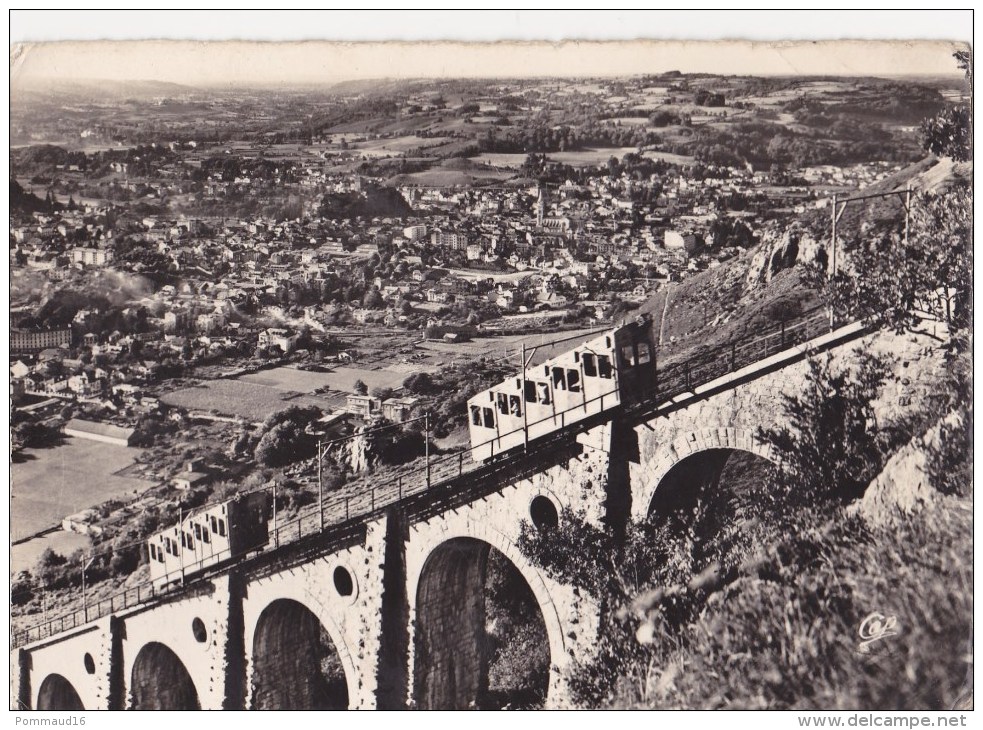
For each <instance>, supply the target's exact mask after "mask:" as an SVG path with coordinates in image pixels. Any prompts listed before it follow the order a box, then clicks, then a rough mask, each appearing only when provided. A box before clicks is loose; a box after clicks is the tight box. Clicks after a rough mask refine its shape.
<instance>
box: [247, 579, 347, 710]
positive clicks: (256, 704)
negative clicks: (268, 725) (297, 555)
mask: <svg viewBox="0 0 983 730" xmlns="http://www.w3.org/2000/svg"><path fill="white" fill-rule="evenodd" d="M315 605H317V604H315ZM340 636H341V634H340V632H339V631H338V628H337V626H336V625H335V624H334V622H332V621H330V620H327V619H326V618H325V617H324V612H323V611H316V610H314V608H312V606H311V605H310V604H309V602H308V601H307V600H302V599H301V598H298V597H297V596H284V597H281V598H277V599H275V600H273V601H271V602H270V603H269V604H267V605H266V606H265V607H264V608H263V610H262V611H261V612H260V613H259V616H258V618H257V619H256V624H255V626H254V627H253V631H252V641H251V646H247V650H249V651H250V672H249V685H250V686H249V696H250V708H251V709H276V710H295V709H298V710H299V709H306V710H345V709H348V707H349V706H350V703H351V701H352V699H353V698H354V697H355V692H356V691H357V686H356V683H357V676H358V675H357V673H356V671H355V667H354V664H353V662H352V657H351V654H350V653H349V651H348V649H347V647H346V646H345V644H344V642H343V641H342V640H341V638H340ZM325 662H327V665H328V667H329V669H328V671H327V672H326V671H325V664H324V663H325ZM339 672H340V673H341V675H342V676H341V678H338V677H337V674H338V673H339Z"/></svg>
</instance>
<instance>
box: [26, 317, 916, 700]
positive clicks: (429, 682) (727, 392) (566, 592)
mask: <svg viewBox="0 0 983 730" xmlns="http://www.w3.org/2000/svg"><path fill="white" fill-rule="evenodd" d="M861 336H862V333H861V332H859V328H857V327H854V328H852V329H851V328H844V329H843V330H838V331H837V332H834V333H832V334H830V335H826V336H825V337H822V338H819V339H818V340H813V341H811V342H809V343H807V344H806V345H801V346H798V347H794V348H790V349H789V350H786V351H784V352H782V353H779V354H778V355H775V356H773V357H771V358H768V359H767V360H765V361H762V362H760V363H757V364H756V365H754V366H752V367H748V368H744V369H743V370H739V371H737V372H734V373H731V374H730V375H728V376H726V377H723V378H720V379H718V380H716V381H713V382H711V383H707V384H705V385H703V386H700V387H698V388H696V389H695V392H690V393H688V394H685V395H684V396H682V397H679V398H677V399H676V401H675V402H668V403H664V404H662V405H661V406H660V407H659V408H658V409H657V410H656V411H655V412H654V414H653V415H650V416H647V417H645V419H644V420H642V421H640V422H635V423H631V422H628V423H625V422H620V423H619V422H617V421H609V422H607V423H601V424H600V425H596V426H593V427H592V428H591V429H590V430H588V431H582V432H581V433H579V434H577V435H576V436H574V437H571V439H570V442H569V444H568V445H567V446H566V447H564V448H563V449H554V450H552V451H551V452H549V453H539V452H536V453H532V454H530V455H529V456H530V459H532V460H533V468H532V469H531V470H528V471H526V472H522V473H517V474H515V475H514V477H510V478H506V479H505V480H504V481H499V482H496V483H495V484H493V485H490V486H489V487H488V488H487V489H484V490H482V489H481V480H482V472H481V471H480V470H479V471H476V472H472V473H470V474H468V475H466V479H468V480H469V482H470V483H469V484H468V489H467V490H466V491H467V493H466V495H465V496H460V497H457V496H455V494H456V491H457V490H454V489H451V490H445V492H444V494H445V497H444V498H442V499H439V500H437V499H434V498H431V497H430V496H428V495H430V493H429V492H425V493H423V494H421V495H418V496H417V497H415V498H413V499H407V500H403V501H402V502H398V503H396V504H394V505H391V506H390V507H389V508H387V509H386V510H385V511H383V512H381V513H379V514H376V515H374V516H372V517H370V518H369V519H368V520H367V521H364V522H362V523H360V524H355V525H353V526H348V527H345V528H344V529H340V530H332V529H328V530H326V531H325V532H324V533H322V534H321V535H319V536H318V539H316V540H313V541H305V542H303V543H299V544H295V545H287V546H281V547H280V549H278V550H271V551H268V552H264V553H261V554H260V555H259V556H257V557H255V558H250V559H249V560H245V561H242V562H240V563H238V564H236V565H235V566H233V567H231V568H228V569H226V570H224V571H223V572H221V573H220V574H217V575H212V576H210V577H208V578H205V579H203V580H200V581H198V582H196V583H192V584H190V585H189V586H188V587H186V588H185V589H184V590H183V591H182V592H180V593H178V594H176V595H173V596H170V597H166V598H163V599H161V600H158V601H156V602H153V603H147V604H145V605H139V606H136V607H131V608H129V609H127V610H125V611H119V612H117V613H115V614H113V615H109V616H106V617H104V618H101V619H99V620H98V621H95V622H92V623H89V624H87V625H84V626H80V627H78V628H77V629H74V630H72V631H68V632H64V633H61V634H58V635H55V636H53V637H50V638H48V639H45V640H41V641H36V642H34V643H32V644H28V645H26V646H23V647H20V648H18V649H15V650H14V654H13V656H12V657H11V660H12V665H13V667H14V669H15V672H16V674H15V675H14V677H13V681H14V683H15V685H16V686H15V687H14V688H13V691H14V694H15V698H16V703H17V705H18V706H19V707H21V708H31V709H82V708H84V709H150V708H169V709H178V708H188V709H192V708H201V709H220V708H227V709H263V708H279V709H287V708H324V709H332V708H334V709H345V708H348V709H375V708H379V709H397V708H421V709H428V708H445V709H463V708H468V707H474V706H480V703H481V697H482V693H483V692H484V691H485V690H486V689H487V686H488V681H489V680H488V651H487V648H486V646H485V642H486V640H485V632H486V621H487V618H486V615H485V596H484V581H485V572H486V566H487V564H488V560H489V555H490V553H491V552H492V551H497V553H499V554H500V555H501V556H504V559H505V560H507V561H509V562H510V563H511V564H512V565H513V566H514V567H515V568H516V569H518V572H519V573H520V574H521V576H522V578H523V579H524V580H525V582H526V584H527V585H528V588H529V589H530V591H531V594H532V595H533V596H534V597H535V602H536V604H537V605H538V609H539V612H540V613H541V616H542V622H543V625H544V626H545V635H546V637H547V639H546V641H547V643H548V647H547V649H548V656H549V666H548V683H547V686H546V687H544V688H543V691H544V693H545V704H546V706H548V707H562V706H565V705H567V704H568V703H569V698H568V692H567V688H566V680H565V676H566V674H565V670H566V669H567V668H568V666H569V665H570V664H571V662H574V661H577V660H581V659H584V658H587V657H589V656H590V653H591V651H592V647H593V645H594V642H595V639H596V636H597V631H598V627H599V622H600V607H599V603H598V601H597V600H596V598H595V597H592V596H589V595H584V594H583V593H581V592H580V591H578V590H577V589H576V588H574V587H572V586H569V585H564V584H562V583H560V582H558V581H556V580H554V579H553V578H551V577H550V576H549V575H547V574H546V572H545V571H543V570H541V569H540V568H538V567H537V566H536V565H533V564H532V563H530V561H529V560H527V559H526V558H525V557H524V556H523V554H522V553H521V552H520V550H519V549H518V547H517V539H518V537H519V534H520V529H521V527H522V524H523V522H524V521H527V522H530V521H531V522H533V523H534V524H537V525H542V524H545V523H548V522H550V521H551V520H555V519H556V518H557V516H558V515H560V514H562V510H563V508H570V509H572V510H573V511H574V512H577V513H581V514H582V515H584V516H585V518H586V519H587V520H589V521H592V522H594V523H598V524H600V523H602V522H603V521H605V520H610V519H612V517H613V516H618V519H622V520H624V519H627V518H628V517H629V516H630V517H632V518H635V519H641V518H644V517H645V516H646V515H647V514H648V513H649V511H650V510H652V509H653V505H655V504H656V503H657V501H658V499H659V496H660V493H661V492H662V490H666V489H669V488H670V487H667V486H666V485H669V484H673V485H674V486H673V487H672V488H674V489H680V488H681V489H696V488H699V487H702V486H712V485H713V484H714V483H715V481H716V480H718V479H719V478H720V474H721V470H722V469H723V466H724V464H725V462H726V460H727V457H728V456H729V455H730V454H731V453H733V452H734V451H736V450H742V451H749V452H753V453H755V454H758V455H760V456H763V457H765V458H771V455H770V454H769V453H768V452H767V450H766V449H765V448H764V447H763V446H762V445H761V444H760V443H759V442H758V441H757V440H756V438H755V433H756V431H757V429H758V427H768V426H777V425H778V422H779V420H780V419H781V414H782V410H781V396H782V395H783V394H790V393H795V392H796V391H797V389H800V388H801V384H802V382H803V377H804V375H805V372H806V368H807V367H808V365H807V363H806V361H805V358H806V356H807V354H808V353H809V352H811V351H817V350H820V349H824V348H825V349H831V350H833V351H834V353H835V356H836V357H839V356H841V355H845V354H846V353H848V352H850V351H852V350H853V348H854V347H857V346H858V344H859V345H860V346H868V347H869V346H870V343H871V342H872V340H873V338H874V337H875V336H872V335H867V336H864V337H863V339H861V340H859V342H858V338H860V337H861ZM877 337H881V335H877ZM909 345H910V346H911V347H915V346H916V345H915V344H911V343H909ZM892 347H893V346H892ZM463 493H464V492H463V490H462V491H461V494H463ZM447 495H450V496H447ZM328 664H330V665H331V666H332V667H333V672H332V673H328V674H326V673H325V672H324V671H320V670H322V669H323V668H324V667H325V666H327V665H328ZM326 676H330V677H334V679H330V680H329V679H326V678H325V677H326Z"/></svg>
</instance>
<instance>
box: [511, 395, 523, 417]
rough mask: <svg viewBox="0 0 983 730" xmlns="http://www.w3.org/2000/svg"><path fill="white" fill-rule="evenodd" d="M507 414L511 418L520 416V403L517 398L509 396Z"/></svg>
mask: <svg viewBox="0 0 983 730" xmlns="http://www.w3.org/2000/svg"><path fill="white" fill-rule="evenodd" d="M509 413H510V414H512V415H513V416H521V415H522V401H521V400H519V396H517V395H510V396H509Z"/></svg>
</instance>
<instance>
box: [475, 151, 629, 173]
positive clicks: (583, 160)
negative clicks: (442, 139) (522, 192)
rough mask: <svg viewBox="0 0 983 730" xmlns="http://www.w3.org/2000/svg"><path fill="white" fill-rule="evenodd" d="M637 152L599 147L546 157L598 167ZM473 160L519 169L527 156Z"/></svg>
mask: <svg viewBox="0 0 983 730" xmlns="http://www.w3.org/2000/svg"><path fill="white" fill-rule="evenodd" d="M637 151H638V150H637V149H635V148H634V147H599V148H596V149H583V150H577V151H575V152H549V153H547V155H546V156H547V157H548V158H549V159H550V160H552V161H553V162H560V163H563V164H564V165H571V166H572V167H597V166H598V165H604V164H607V161H608V159H610V158H611V157H617V158H618V159H621V158H622V157H623V156H624V155H625V154H627V153H629V152H637ZM472 159H473V160H475V161H476V162H482V163H485V164H487V165H492V166H493V167H507V168H519V167H521V166H522V163H523V162H525V161H526V155H525V154H523V153H509V152H484V153H482V154H480V155H478V156H477V157H474V158H472Z"/></svg>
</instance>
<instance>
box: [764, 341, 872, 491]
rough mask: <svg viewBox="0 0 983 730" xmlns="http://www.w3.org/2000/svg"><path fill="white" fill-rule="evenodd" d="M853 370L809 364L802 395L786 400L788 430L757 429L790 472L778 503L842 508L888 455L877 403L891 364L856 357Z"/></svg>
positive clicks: (779, 487) (828, 362) (823, 361)
mask: <svg viewBox="0 0 983 730" xmlns="http://www.w3.org/2000/svg"><path fill="white" fill-rule="evenodd" d="M856 355H857V359H858V365H857V366H856V368H855V370H853V371H851V370H850V369H848V368H843V369H840V370H838V371H834V370H833V366H832V356H831V355H829V354H827V355H826V356H825V357H824V358H815V359H812V360H810V361H809V372H808V375H807V377H806V384H805V388H804V389H803V391H802V394H801V395H794V396H789V395H786V396H784V410H785V418H786V420H787V422H788V425H787V426H784V425H783V426H781V427H779V428H768V429H759V432H758V438H759V439H760V440H761V441H763V442H764V443H765V444H768V445H769V446H771V447H772V448H774V449H775V451H776V452H777V453H778V454H779V455H780V457H781V459H782V461H783V463H784V465H785V466H786V467H787V470H786V475H785V478H784V479H781V480H779V481H780V483H779V484H776V485H775V490H776V491H775V493H776V494H777V495H779V496H778V497H777V499H779V500H780V501H782V502H783V503H786V504H787V502H788V501H791V502H794V503H795V504H799V505H805V504H808V505H813V506H817V505H823V504H842V503H846V502H848V501H850V500H852V499H856V498H857V497H859V496H860V495H862V494H863V492H864V490H865V489H866V488H867V485H868V484H870V481H871V479H872V478H873V477H874V476H875V475H876V474H877V472H878V471H879V470H880V467H881V465H882V460H883V457H884V455H885V453H887V447H888V446H889V444H888V443H886V442H885V434H886V433H887V431H886V430H885V431H882V430H881V429H880V428H878V423H877V416H876V413H875V412H874V406H873V403H874V400H875V399H876V398H877V396H878V394H879V393H880V390H881V387H882V386H883V385H884V382H885V379H886V377H887V362H886V361H885V360H884V359H883V358H881V357H878V356H875V355H870V354H868V353H865V352H862V351H857V352H856Z"/></svg>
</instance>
